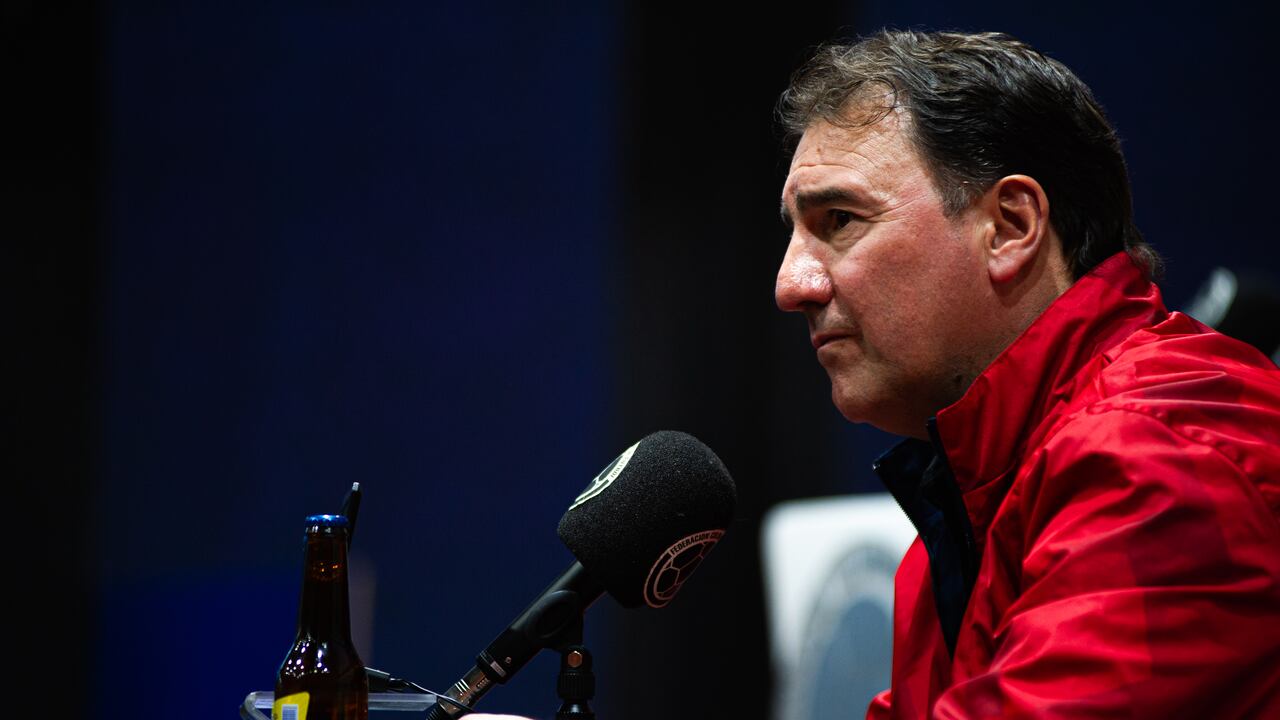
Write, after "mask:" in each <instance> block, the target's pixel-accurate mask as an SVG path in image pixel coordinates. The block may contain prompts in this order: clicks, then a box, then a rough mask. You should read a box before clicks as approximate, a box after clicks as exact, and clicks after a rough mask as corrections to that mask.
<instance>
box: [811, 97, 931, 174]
mask: <svg viewBox="0 0 1280 720" xmlns="http://www.w3.org/2000/svg"><path fill="white" fill-rule="evenodd" d="M905 129H906V123H905V121H904V119H903V115H902V113H901V112H899V111H896V110H890V111H888V112H883V111H882V112H880V113H876V114H874V115H870V114H868V111H865V110H864V111H859V112H858V113H857V114H855V115H853V116H852V118H851V122H848V123H843V122H842V123H839V124H837V123H832V122H829V121H827V120H821V119H820V120H816V121H814V122H813V123H812V124H810V125H809V127H808V128H807V129H806V130H805V131H804V134H803V135H801V136H800V142H799V143H797V144H796V151H795V153H794V154H793V155H792V156H791V168H792V169H795V168H796V167H799V166H802V165H809V164H820V163H823V162H830V161H833V160H839V159H840V158H841V157H842V156H845V155H849V154H859V150H860V149H862V148H864V147H866V146H868V145H877V146H879V145H897V144H901V145H908V144H907V143H905V142H904V143H899V142H898V141H899V140H905V138H901V137H900V135H901V133H902V132H903V131H904V130H905Z"/></svg>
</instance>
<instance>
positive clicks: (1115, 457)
mask: <svg viewBox="0 0 1280 720" xmlns="http://www.w3.org/2000/svg"><path fill="white" fill-rule="evenodd" d="M1203 439H1205V438H1204V437H1202V438H1197V439H1192V438H1188V437H1185V436H1183V435H1182V434H1179V433H1177V432H1175V431H1173V430H1171V429H1170V428H1169V427H1167V426H1166V425H1165V424H1164V423H1163V422H1161V421H1160V420H1159V419H1157V418H1154V417H1150V416H1148V415H1145V414H1141V413H1136V412H1133V411H1127V410H1111V411H1110V412H1106V413H1097V412H1095V413H1085V414H1082V415H1081V416H1079V417H1077V418H1076V419H1073V420H1071V421H1070V422H1068V423H1067V424H1066V425H1065V426H1064V427H1062V428H1061V429H1060V430H1059V431H1058V432H1057V433H1056V434H1054V435H1053V437H1052V438H1051V439H1050V440H1049V441H1048V442H1047V443H1045V445H1044V446H1043V447H1042V448H1041V449H1040V450H1039V451H1038V452H1037V453H1036V454H1035V455H1034V456H1033V457H1032V458H1031V460H1030V462H1029V463H1028V465H1027V466H1025V467H1024V468H1023V469H1022V470H1021V471H1020V478H1019V481H1018V482H1015V484H1014V487H1013V489H1012V490H1011V492H1010V495H1009V497H1008V498H1007V499H1006V502H1013V503H1017V506H1016V510H1017V516H1018V517H1020V518H1022V526H1021V527H1019V528H1016V529H1014V530H1012V531H1009V532H1008V533H1007V535H1006V536H999V537H998V536H995V535H993V536H992V537H990V538H989V541H988V543H989V544H988V547H987V549H986V553H987V554H988V555H989V554H991V553H996V554H997V557H996V558H992V557H984V562H989V561H997V562H1012V563H1020V566H1021V567H1020V583H1019V587H1016V588H1012V589H1011V590H1010V592H1013V593H1016V594H1017V597H1016V599H1014V600H1013V601H1012V603H1011V604H1010V606H1009V609H1008V611H1007V612H1006V613H1005V614H1004V615H1003V617H1002V618H1000V619H999V621H998V623H997V625H996V627H995V628H994V629H993V643H992V647H993V648H994V651H993V655H992V657H991V658H990V663H989V666H988V667H987V669H986V670H985V671H984V672H982V673H981V674H979V675H976V676H974V677H971V678H968V679H967V680H964V681H962V682H960V683H958V684H956V685H954V686H953V687H951V688H949V689H948V690H947V691H946V692H945V693H944V694H943V695H942V696H941V697H940V698H939V701H938V702H937V703H936V704H935V706H934V708H933V715H934V717H936V718H977V717H1001V718H1023V717H1037V718H1039V717H1045V718H1049V717H1053V718H1077V717H1078V718H1098V717H1125V718H1137V717H1143V718H1145V717H1151V718H1168V717H1215V718H1230V717H1262V716H1266V715H1267V713H1268V712H1280V689H1277V688H1280V525H1278V524H1277V519H1276V516H1275V514H1274V510H1273V509H1272V508H1270V507H1269V506H1268V505H1267V503H1266V502H1265V500H1264V499H1263V497H1262V495H1261V494H1260V493H1259V490H1258V487H1257V486H1256V485H1255V484H1254V483H1253V481H1251V480H1250V478H1248V477H1247V476H1246V475H1245V474H1244V473H1243V472H1242V471H1241V470H1240V468H1239V466H1238V464H1237V461H1236V460H1235V459H1233V458H1232V457H1228V455H1225V454H1223V451H1220V450H1218V449H1216V448H1215V447H1213V446H1212V445H1211V443H1210V442H1203V441H1201V440H1203ZM1275 451H1276V450H1275V449H1274V448H1271V449H1270V450H1268V451H1267V452H1275ZM1226 452H1232V451H1231V449H1230V447H1227V450H1226ZM971 602H972V601H971ZM1275 717H1280V715H1275Z"/></svg>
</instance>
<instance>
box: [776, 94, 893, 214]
mask: <svg viewBox="0 0 1280 720" xmlns="http://www.w3.org/2000/svg"><path fill="white" fill-rule="evenodd" d="M903 130H904V123H903V120H902V118H901V114H900V113H899V112H889V113H887V114H883V115H881V116H879V117H876V118H872V121H871V122H868V123H863V124H856V125H850V126H845V125H837V124H833V123H830V122H827V121H825V120H820V121H817V122H815V123H814V124H812V125H810V126H809V128H808V129H807V130H806V131H805V133H804V135H803V136H802V137H801V138H800V142H799V144H798V145H797V146H796V152H795V155H793V156H792V159H791V168H790V172H789V173H788V176H787V182H786V184H785V185H784V186H783V197H782V202H783V205H784V214H786V211H785V206H786V205H787V204H788V203H789V202H794V201H796V200H797V195H798V194H800V195H804V194H809V195H813V194H819V195H820V194H822V193H823V192H825V188H827V187H828V186H830V185H831V184H833V183H835V184H838V185H841V186H844V187H846V188H852V189H857V190H860V191H861V193H863V194H866V195H869V196H882V195H883V194H884V193H886V192H890V193H891V192H892V190H893V189H894V188H895V187H897V186H898V185H900V184H901V183H902V182H910V181H911V179H912V178H910V177H908V176H912V175H914V174H915V173H914V171H915V170H916V167H915V165H916V164H917V154H916V152H915V149H914V147H912V145H911V143H910V142H909V141H908V140H907V139H906V138H905V137H904V136H903V135H902V133H903Z"/></svg>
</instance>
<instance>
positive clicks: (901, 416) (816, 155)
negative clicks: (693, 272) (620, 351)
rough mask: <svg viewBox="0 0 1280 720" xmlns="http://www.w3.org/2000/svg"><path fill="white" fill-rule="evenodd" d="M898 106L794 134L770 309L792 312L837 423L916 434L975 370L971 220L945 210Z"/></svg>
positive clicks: (979, 284)
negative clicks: (867, 120)
mask: <svg viewBox="0 0 1280 720" xmlns="http://www.w3.org/2000/svg"><path fill="white" fill-rule="evenodd" d="M907 122H909V120H908V119H907V118H905V117H904V115H903V114H902V113H901V112H891V113H889V114H888V115H887V116H885V117H884V118H883V119H881V120H880V121H878V122H876V123H874V124H872V125H867V126H863V127H855V128H840V127H836V126H833V125H830V124H828V123H825V122H818V123H816V124H815V125H813V126H811V127H810V128H809V129H808V130H807V131H806V132H805V133H804V135H803V137H802V138H801V140H800V144H799V146H798V147H797V149H796V153H795V157H794V158H793V159H792V162H791V171H790V174H789V175H788V177H787V182H786V186H785V187H784V188H783V192H782V203H783V211H784V213H785V214H786V215H788V216H789V217H790V218H791V221H792V223H793V230H792V233H791V241H790V244H789V245H788V246H787V254H786V257H785V258H784V259H783V261H782V267H781V268H780V269H779V270H778V284H777V288H776V297H777V302H778V307H780V308H782V309H783V310H787V311H794V312H803V313H804V314H805V317H806V318H807V319H808V321H809V332H810V339H811V340H812V342H813V346H814V348H815V349H816V351H817V355H818V362H820V363H821V364H822V366H823V367H824V368H826V370H827V374H828V375H830V377H831V396H832V400H833V402H835V404H836V406H837V407H838V408H839V409H840V411H841V412H842V413H843V414H844V416H845V417H847V418H848V419H849V420H852V421H854V422H868V423H871V424H872V425H875V426H876V427H879V428H881V429H883V430H887V431H889V432H894V433H897V434H900V435H912V436H916V437H923V436H924V435H925V425H924V423H925V420H926V419H928V418H929V417H930V416H931V415H934V414H936V413H937V411H938V410H940V409H942V408H943V407H946V406H947V405H949V404H951V403H952V402H954V401H955V400H957V399H959V397H960V396H961V395H962V394H963V392H964V390H965V389H966V388H967V387H968V385H969V383H970V382H971V381H972V379H973V377H974V376H976V374H977V372H978V371H980V370H981V369H982V368H981V366H977V367H975V365H976V364H977V358H978V357H979V356H980V353H979V352H978V350H977V347H978V343H977V340H976V338H975V336H978V335H980V332H975V331H978V330H979V326H981V324H982V322H981V318H980V317H976V316H978V315H980V314H981V313H980V312H975V310H977V309H978V308H980V307H981V306H982V305H981V303H982V301H983V300H984V299H985V298H986V297H989V295H985V296H984V294H983V288H984V287H986V286H988V285H989V282H988V279H987V273H986V266H985V264H984V260H983V254H982V252H981V242H980V236H981V230H982V227H981V221H980V216H979V215H978V214H976V213H973V212H971V211H970V212H965V213H961V214H960V216H958V217H956V218H948V217H946V215H945V214H944V213H943V207H942V201H941V198H940V197H939V196H938V194H937V192H936V190H935V189H934V186H933V182H932V179H931V177H930V175H929V173H928V171H927V170H926V169H925V166H924V164H923V162H922V161H921V159H920V158H919V156H918V155H917V153H916V150H915V149H914V148H913V147H912V146H911V143H910V140H909V139H908V138H907V137H906V135H905V127H904V126H905V123H907Z"/></svg>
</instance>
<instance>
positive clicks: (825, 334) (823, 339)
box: [809, 330, 853, 350]
mask: <svg viewBox="0 0 1280 720" xmlns="http://www.w3.org/2000/svg"><path fill="white" fill-rule="evenodd" d="M850 337H853V333H852V332H850V331H848V330H824V331H822V332H815V333H813V334H811V335H810V336H809V341H810V342H812V343H813V349H814V350H817V349H819V348H821V347H822V346H823V345H826V344H827V343H830V342H835V341H836V340H843V339H845V338H850Z"/></svg>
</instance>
